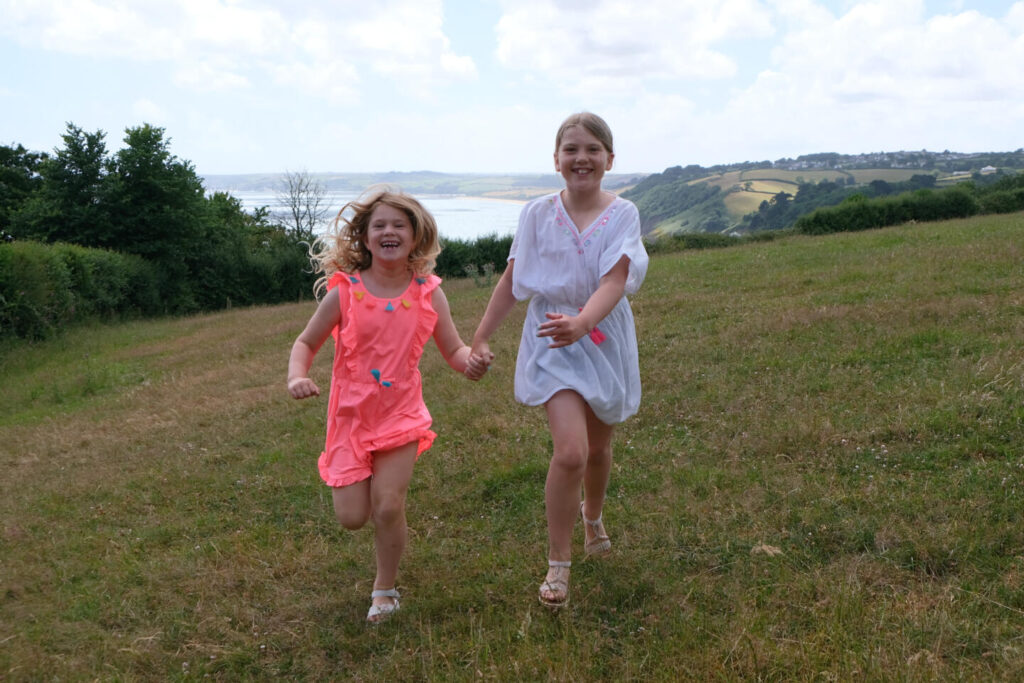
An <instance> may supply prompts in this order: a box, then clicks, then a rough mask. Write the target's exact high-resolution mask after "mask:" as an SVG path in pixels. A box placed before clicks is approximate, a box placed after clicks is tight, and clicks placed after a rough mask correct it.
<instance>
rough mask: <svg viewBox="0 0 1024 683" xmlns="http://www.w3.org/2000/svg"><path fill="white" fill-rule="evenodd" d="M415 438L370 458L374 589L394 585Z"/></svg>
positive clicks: (385, 600) (380, 600) (384, 600)
mask: <svg viewBox="0 0 1024 683" xmlns="http://www.w3.org/2000/svg"><path fill="white" fill-rule="evenodd" d="M417 445H418V444H417V443H416V442H415V441H413V442H411V443H407V444H405V445H404V446H399V447H398V448H395V449H392V450H389V451H378V452H377V453H375V454H374V457H373V476H372V477H371V478H370V507H371V519H372V520H373V527H374V540H375V543H376V549H377V577H376V579H374V582H373V588H374V590H379V589H388V588H394V586H395V578H396V577H397V576H398V563H399V561H400V560H401V559H402V552H403V551H404V550H405V543H406V538H407V535H408V527H407V526H406V520H405V495H406V492H407V491H408V489H409V481H410V480H411V479H412V471H413V467H414V466H415V464H416V449H417ZM373 601H374V603H375V604H386V603H390V602H392V601H393V600H392V598H388V597H381V598H374V600H373Z"/></svg>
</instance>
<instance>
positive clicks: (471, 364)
mask: <svg viewBox="0 0 1024 683" xmlns="http://www.w3.org/2000/svg"><path fill="white" fill-rule="evenodd" d="M493 361H494V354H493V353H491V350H490V348H486V345H485V348H483V349H474V350H473V351H471V352H470V354H469V358H467V359H466V369H465V371H464V374H465V375H466V377H468V378H469V379H471V380H473V381H474V382H475V381H477V380H478V379H480V378H481V377H483V376H484V375H485V374H486V373H487V369H488V368H490V367H491V363H492V362H493Z"/></svg>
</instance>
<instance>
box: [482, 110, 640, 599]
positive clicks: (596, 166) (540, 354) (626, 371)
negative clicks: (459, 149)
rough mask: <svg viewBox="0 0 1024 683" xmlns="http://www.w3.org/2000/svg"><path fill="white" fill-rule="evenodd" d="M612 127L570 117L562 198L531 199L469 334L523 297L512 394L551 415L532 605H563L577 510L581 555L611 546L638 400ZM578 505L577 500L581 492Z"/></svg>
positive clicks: (633, 233)
mask: <svg viewBox="0 0 1024 683" xmlns="http://www.w3.org/2000/svg"><path fill="white" fill-rule="evenodd" d="M614 156H615V154H614V151H613V146H612V134H611V130H610V129H609V128H608V125H607V124H606V123H605V122H604V120H603V119H601V118H600V117H599V116H596V115H594V114H591V113H587V112H584V113H581V114H574V115H573V116H570V117H569V118H568V119H566V120H565V121H564V122H563V123H562V125H561V127H560V128H559V130H558V134H557V135H556V136H555V170H557V171H558V172H559V173H561V174H562V177H563V178H564V179H565V189H564V190H562V191H561V192H559V193H556V194H552V195H548V196H545V197H541V198H539V199H535V200H533V201H532V202H530V203H529V204H527V205H526V206H525V207H524V208H523V211H522V213H521V214H520V216H519V228H518V230H517V232H516V236H515V239H514V240H513V242H512V249H511V250H510V253H509V257H508V267H507V268H506V270H505V273H504V274H503V275H502V277H501V279H500V280H499V282H498V284H497V286H496V287H495V289H494V293H493V294H492V295H491V300H490V303H488V305H487V311H486V312H485V313H484V317H483V320H481V322H480V325H479V327H478V328H477V330H476V334H475V335H474V338H473V352H474V353H480V354H489V353H490V348H489V345H488V341H489V339H490V337H491V335H492V334H494V332H495V330H497V328H498V327H499V326H500V324H501V322H502V321H503V320H504V319H505V318H506V317H507V316H508V314H509V312H511V310H512V308H513V307H514V306H515V304H516V302H517V301H521V300H525V299H529V300H530V303H529V306H528V308H527V312H526V322H525V323H524V325H523V334H522V338H521V340H520V344H519V356H518V358H517V360H516V376H515V397H516V400H518V401H520V402H522V403H525V404H526V405H543V406H544V407H545V409H546V411H547V416H548V425H549V427H550V429H551V436H552V441H553V443H554V453H553V455H552V458H551V463H550V465H549V468H548V476H547V483H546V485H545V488H544V501H545V507H546V513H547V520H548V573H547V576H546V577H545V580H544V582H543V583H542V584H541V587H540V601H541V603H543V604H544V605H547V606H549V607H553V608H558V607H563V606H564V605H566V604H567V603H568V601H569V567H570V566H571V555H572V549H571V545H572V528H573V525H574V521H575V519H576V517H577V516H579V515H581V516H582V518H583V521H584V530H585V533H586V537H585V542H584V550H585V553H586V554H588V555H603V554H606V553H608V552H609V551H610V550H611V540H610V539H609V537H608V535H607V533H606V532H605V529H604V525H603V523H602V518H601V512H602V509H603V507H604V500H605V493H606V491H607V489H608V477H609V474H610V472H611V461H612V449H611V441H612V432H613V428H614V425H615V424H617V423H619V422H622V421H624V420H625V419H626V418H628V417H630V416H631V415H633V414H634V413H636V411H637V409H638V407H639V405H640V370H639V364H638V358H637V343H636V330H635V325H634V322H633V312H632V310H631V309H630V306H629V302H628V301H627V299H626V295H627V294H633V293H634V292H636V291H637V289H638V288H639V287H640V284H641V283H642V282H643V279H644V275H645V274H646V272H647V253H646V251H644V247H643V243H642V242H641V239H640V219H639V215H638V213H637V210H636V207H635V206H634V205H633V204H632V203H631V202H629V201H627V200H625V199H622V198H620V197H618V196H616V195H615V194H613V193H611V192H606V191H604V190H602V189H601V179H602V178H603V177H604V174H605V172H606V171H609V170H611V167H612V160H613V159H614ZM581 485H582V488H583V491H584V497H583V502H582V503H581V502H580V488H581Z"/></svg>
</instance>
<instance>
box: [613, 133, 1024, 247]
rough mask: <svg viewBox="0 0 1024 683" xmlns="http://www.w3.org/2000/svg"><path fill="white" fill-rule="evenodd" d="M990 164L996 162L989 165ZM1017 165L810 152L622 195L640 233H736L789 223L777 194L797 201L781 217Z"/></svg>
mask: <svg viewBox="0 0 1024 683" xmlns="http://www.w3.org/2000/svg"><path fill="white" fill-rule="evenodd" d="M993 163H995V164H1000V166H998V167H997V166H992V165H990V164H993ZM872 164H876V165H875V166H873V165H872ZM898 164H902V166H898V167H897V166H896V165H898ZM1021 169H1024V151H1019V152H1011V153H1006V154H1003V155H996V154H988V155H980V154H979V155H965V154H953V153H942V154H936V153H931V152H913V153H908V152H895V153H879V154H875V155H854V156H850V155H838V154H813V155H806V156H804V157H799V158H798V159H797V160H792V159H780V160H778V161H776V162H770V161H763V162H744V163H740V164H727V165H718V166H712V167H709V168H704V167H701V166H697V165H691V166H687V167H685V168H683V167H681V166H675V167H672V168H668V169H665V171H663V172H661V173H654V174H651V175H649V176H647V177H646V178H643V179H642V180H640V182H638V183H637V184H636V185H635V186H633V187H630V188H628V189H626V190H625V191H624V192H623V193H622V194H623V196H624V197H626V198H627V199H630V200H632V201H633V202H634V203H636V205H637V207H638V208H639V209H640V216H641V220H642V221H643V229H644V233H645V234H647V235H649V236H650V238H651V239H658V238H660V237H663V236H668V235H679V234H685V233H704V232H710V233H722V234H737V233H748V232H756V231H758V230H766V229H769V230H777V229H780V228H785V227H791V226H792V224H793V221H795V219H796V218H797V217H798V216H797V215H791V217H790V218H789V220H787V221H785V224H776V223H777V222H778V219H779V217H780V212H779V211H776V210H775V209H776V208H778V207H777V204H778V203H779V201H780V199H785V201H784V202H783V203H789V202H790V200H794V199H795V200H796V201H795V203H796V204H797V205H799V206H800V211H793V210H790V211H788V212H786V211H782V212H781V213H782V214H794V213H796V214H799V213H801V212H807V211H811V210H813V209H814V208H819V207H824V206H834V205H836V204H839V203H841V202H842V201H843V200H844V199H846V198H848V197H850V196H851V195H853V194H864V195H866V196H867V197H869V198H872V197H881V196H886V195H889V194H893V193H900V192H909V191H914V190H917V189H921V188H933V187H935V188H941V187H946V186H950V185H954V184H957V183H960V182H963V181H965V180H968V181H972V182H974V183H975V184H978V185H981V186H984V185H985V184H987V183H991V182H995V181H997V180H998V179H1000V178H1003V177H1005V176H1007V175H1011V176H1012V175H1014V174H1016V173H1017V172H1019V171H1020V170H1021ZM759 213H760V214H761V216H760V217H758V216H757V214H759Z"/></svg>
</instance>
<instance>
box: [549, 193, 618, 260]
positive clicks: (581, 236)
mask: <svg viewBox="0 0 1024 683" xmlns="http://www.w3.org/2000/svg"><path fill="white" fill-rule="evenodd" d="M619 199H620V198H619V197H615V198H614V199H612V203H611V204H609V205H608V206H607V207H606V208H605V210H604V211H602V212H601V214H600V215H599V216H598V217H597V218H595V219H594V222H593V223H591V224H590V225H589V226H588V227H587V229H586V230H585V231H584V232H582V233H581V232H580V231H579V229H578V228H577V226H576V224H575V223H574V222H573V220H572V218H570V217H569V212H568V210H566V209H565V205H564V204H563V203H562V193H561V192H558V193H556V194H555V196H554V197H553V199H552V201H553V202H554V204H555V222H556V223H557V224H558V225H559V226H560V227H561V228H562V230H563V232H565V233H566V234H568V235H569V236H571V237H572V238H573V241H575V242H576V247H577V251H578V252H579V253H580V254H582V253H583V250H584V249H585V248H586V247H589V246H590V240H591V238H592V237H595V236H596V235H599V234H600V233H601V228H603V227H605V226H606V225H608V221H609V220H611V217H612V214H613V213H615V211H616V210H617V209H618V204H619Z"/></svg>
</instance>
